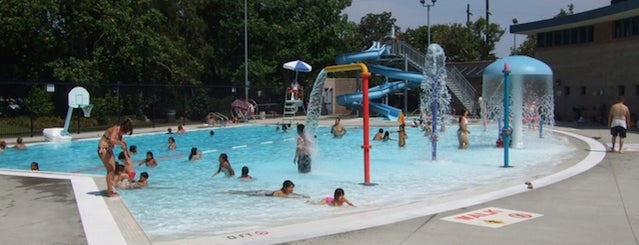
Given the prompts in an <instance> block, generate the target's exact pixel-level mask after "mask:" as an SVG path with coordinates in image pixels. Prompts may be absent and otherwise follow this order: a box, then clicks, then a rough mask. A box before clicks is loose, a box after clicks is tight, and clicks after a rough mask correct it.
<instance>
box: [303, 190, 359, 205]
mask: <svg viewBox="0 0 639 245" xmlns="http://www.w3.org/2000/svg"><path fill="white" fill-rule="evenodd" d="M309 203H311V204H326V205H329V206H333V207H341V206H343V205H344V203H346V204H348V205H349V206H352V207H355V205H354V204H353V203H351V202H350V201H349V200H348V199H346V195H345V194H344V189H342V188H337V189H335V192H334V193H333V196H332V197H330V196H328V197H326V198H322V199H321V200H319V201H318V202H309Z"/></svg>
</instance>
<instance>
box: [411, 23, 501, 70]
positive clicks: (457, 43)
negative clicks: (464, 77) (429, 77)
mask: <svg viewBox="0 0 639 245" xmlns="http://www.w3.org/2000/svg"><path fill="white" fill-rule="evenodd" d="M486 30H488V31H486ZM430 32H431V42H432V43H438V44H439V45H441V46H442V48H444V50H446V56H447V60H448V61H454V62H464V61H474V60H495V59H496V58H497V57H496V56H495V53H494V52H493V51H494V49H495V44H496V43H497V42H499V40H500V39H501V37H502V36H503V34H504V30H502V29H501V27H500V26H499V25H498V24H496V23H491V24H490V25H489V28H488V29H486V20H485V19H483V18H479V19H478V20H476V21H475V22H470V23H468V24H467V25H466V26H463V25H461V24H458V23H453V24H450V25H434V26H432V27H431V30H430ZM486 33H488V34H489V37H490V38H489V39H488V41H486V39H485V36H486ZM402 39H403V40H404V41H406V42H408V43H409V44H411V45H412V46H414V47H417V48H418V49H420V50H421V51H423V52H425V50H426V45H427V43H428V27H427V26H421V27H418V28H416V29H411V28H409V29H407V30H406V32H405V33H403V34H402Z"/></svg>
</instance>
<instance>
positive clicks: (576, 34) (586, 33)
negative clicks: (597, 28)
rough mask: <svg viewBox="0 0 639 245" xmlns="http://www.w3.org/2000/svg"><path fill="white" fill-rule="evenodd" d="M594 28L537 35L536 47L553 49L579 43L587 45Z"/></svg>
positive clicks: (572, 29) (578, 28)
mask: <svg viewBox="0 0 639 245" xmlns="http://www.w3.org/2000/svg"><path fill="white" fill-rule="evenodd" d="M593 32H594V27H593V26H582V27H576V28H570V29H565V30H558V31H551V32H540V33H537V47H538V48H546V47H555V46H563V45H571V44H579V43H589V42H592V41H593V40H594V38H593Z"/></svg>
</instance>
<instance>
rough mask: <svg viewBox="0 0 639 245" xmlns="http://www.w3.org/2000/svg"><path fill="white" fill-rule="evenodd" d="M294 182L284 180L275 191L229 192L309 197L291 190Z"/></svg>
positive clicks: (250, 194) (233, 192)
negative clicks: (280, 186)
mask: <svg viewBox="0 0 639 245" xmlns="http://www.w3.org/2000/svg"><path fill="white" fill-rule="evenodd" d="M294 189H295V184H294V183H293V181H290V180H285V181H284V183H282V188H280V189H279V190H276V191H269V190H259V191H230V193H231V194H246V195H249V196H268V197H288V198H310V197H309V196H307V195H304V194H297V193H295V192H293V190H294Z"/></svg>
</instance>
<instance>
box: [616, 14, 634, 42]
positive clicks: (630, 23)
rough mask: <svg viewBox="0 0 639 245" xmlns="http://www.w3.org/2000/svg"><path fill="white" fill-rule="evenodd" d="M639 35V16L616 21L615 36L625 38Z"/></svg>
mask: <svg viewBox="0 0 639 245" xmlns="http://www.w3.org/2000/svg"><path fill="white" fill-rule="evenodd" d="M637 35H639V16H635V17H630V18H625V19H621V20H617V21H615V22H614V31H613V32H612V37H613V38H624V37H631V36H637Z"/></svg>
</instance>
